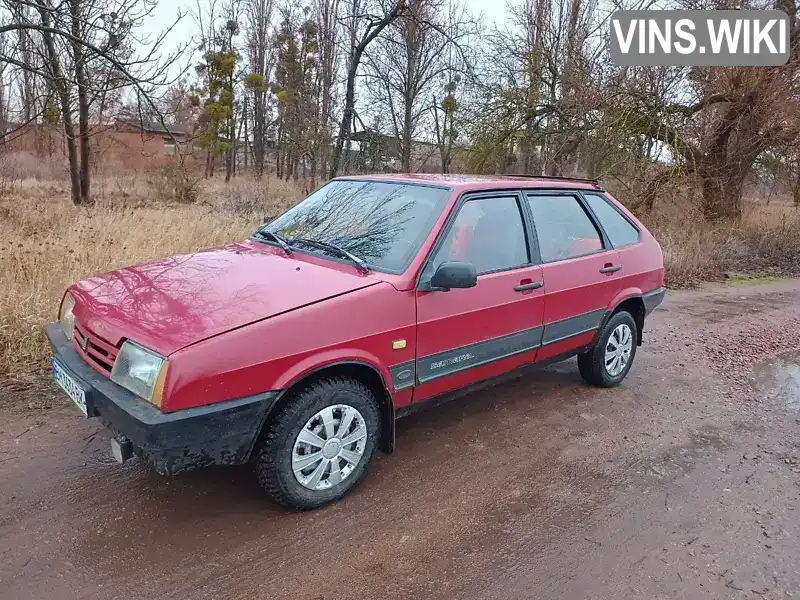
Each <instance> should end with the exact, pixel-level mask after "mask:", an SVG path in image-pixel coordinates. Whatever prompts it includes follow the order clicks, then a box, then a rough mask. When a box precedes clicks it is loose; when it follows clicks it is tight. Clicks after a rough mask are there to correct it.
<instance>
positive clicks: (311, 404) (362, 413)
mask: <svg viewBox="0 0 800 600" xmlns="http://www.w3.org/2000/svg"><path fill="white" fill-rule="evenodd" d="M380 424H381V420H380V411H379V408H378V403H377V400H376V399H375V396H374V395H373V394H372V392H370V390H369V389H368V388H367V387H366V386H365V385H363V384H362V383H360V382H359V381H357V380H355V379H351V378H349V377H331V378H327V379H322V380H320V381H317V382H315V383H312V384H311V385H309V386H307V387H306V388H304V389H303V390H301V391H300V392H299V393H297V394H296V395H295V396H294V397H293V398H292V399H291V400H290V401H289V402H288V403H287V404H286V405H285V406H284V407H283V408H282V409H281V410H280V411H279V412H278V414H277V415H275V417H274V418H272V419H271V420H270V421H269V422H268V423H267V425H266V429H265V431H264V433H263V434H262V437H261V440H260V442H259V446H258V449H257V452H256V455H255V457H254V461H255V470H256V476H257V477H258V481H259V483H260V484H261V487H262V488H264V490H266V491H267V493H269V495H270V496H272V498H273V499H274V500H275V501H276V502H278V503H279V504H281V505H283V506H285V507H286V508H289V509H292V510H308V509H312V508H319V507H321V506H324V505H326V504H330V503H331V502H334V501H335V500H338V499H339V498H341V497H342V496H344V495H345V494H347V493H348V492H349V491H350V490H351V489H353V488H354V487H355V486H356V485H357V484H358V483H359V481H361V479H363V477H364V476H365V475H366V473H367V470H368V467H369V463H370V461H371V460H372V457H373V455H374V454H375V450H376V448H377V445H378V439H379V437H380V433H381V426H380Z"/></svg>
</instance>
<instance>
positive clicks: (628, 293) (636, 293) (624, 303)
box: [593, 288, 647, 346]
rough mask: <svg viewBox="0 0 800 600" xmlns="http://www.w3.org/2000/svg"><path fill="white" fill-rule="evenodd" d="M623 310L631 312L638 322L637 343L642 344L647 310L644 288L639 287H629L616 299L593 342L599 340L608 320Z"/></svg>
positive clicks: (604, 316) (604, 317)
mask: <svg viewBox="0 0 800 600" xmlns="http://www.w3.org/2000/svg"><path fill="white" fill-rule="evenodd" d="M623 310H624V311H627V312H629V313H630V314H631V315H632V316H633V320H634V322H635V323H636V345H637V346H641V345H642V340H643V339H644V336H643V330H644V317H645V315H646V314H647V311H646V308H645V305H644V300H643V299H642V290H640V289H638V288H631V289H627V290H625V291H623V292H622V293H621V294H619V295H618V296H617V297H616V298H615V299H614V301H613V302H612V303H611V305H610V306H609V308H608V310H607V311H606V314H605V315H603V320H602V321H601V322H600V326H599V327H598V328H597V334H596V335H595V339H594V342H593V343H596V342H597V336H599V335H600V332H601V331H602V330H603V327H605V325H606V323H607V322H608V320H609V319H610V318H611V317H613V316H614V315H615V314H617V313H618V312H620V311H623Z"/></svg>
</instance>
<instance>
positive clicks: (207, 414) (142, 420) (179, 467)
mask: <svg viewBox="0 0 800 600" xmlns="http://www.w3.org/2000/svg"><path fill="white" fill-rule="evenodd" d="M47 338H48V340H49V341H50V346H51V347H52V348H53V355H54V358H55V359H56V361H57V362H58V364H59V365H60V366H61V367H62V368H63V369H64V370H66V371H67V372H68V373H69V375H71V376H72V377H73V378H74V379H75V381H76V382H77V383H78V384H79V385H80V386H81V387H82V388H83V389H84V391H85V392H86V409H87V414H88V416H89V417H97V418H98V419H99V420H100V421H101V422H102V423H103V425H105V426H106V427H108V428H109V429H110V430H111V431H112V432H113V433H114V434H116V435H121V436H124V437H125V438H127V439H128V440H130V442H131V444H132V445H133V451H134V452H135V453H136V454H137V455H138V456H140V457H141V458H143V459H144V460H146V461H147V462H148V463H149V464H150V465H151V466H152V467H153V468H154V469H155V470H156V471H157V472H158V473H161V474H162V475H168V474H169V475H171V474H175V473H181V472H183V471H189V470H192V469H197V468H199V467H205V466H209V465H236V464H242V463H244V462H246V461H247V460H248V458H249V457H250V452H251V451H252V449H253V446H254V445H255V442H256V439H257V437H258V434H259V431H260V430H261V427H262V425H263V423H264V420H265V418H266V415H267V413H268V411H269V410H270V408H271V407H272V405H273V404H274V402H275V400H277V398H278V396H279V394H280V393H279V392H277V391H275V392H265V393H263V394H258V395H256V396H250V397H247V398H241V399H238V400H228V401H225V402H219V403H217V404H213V405H210V406H201V407H197V408H189V409H185V410H180V411H176V412H174V413H166V414H165V413H162V412H161V411H160V410H159V409H158V407H156V406H153V405H152V404H150V403H149V402H145V401H144V400H141V399H140V398H138V397H136V396H135V395H133V394H132V393H131V392H129V391H128V390H126V389H125V388H123V387H121V386H119V385H117V384H116V383H114V382H113V381H111V380H110V379H108V378H107V377H105V376H103V375H101V374H100V373H98V372H97V371H95V370H94V369H93V368H92V367H90V366H89V365H88V364H86V362H84V360H83V359H82V358H81V357H80V356H79V355H78V352H77V351H76V350H75V349H74V348H73V347H72V344H71V343H70V342H69V340H67V337H66V336H65V335H64V332H63V330H62V329H61V325H59V324H58V323H53V324H51V325H48V327H47Z"/></svg>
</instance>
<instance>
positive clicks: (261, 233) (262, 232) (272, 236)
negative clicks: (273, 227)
mask: <svg viewBox="0 0 800 600" xmlns="http://www.w3.org/2000/svg"><path fill="white" fill-rule="evenodd" d="M253 237H260V238H262V239H268V240H272V241H273V242H275V243H276V244H278V246H280V247H281V248H282V249H283V251H284V252H286V254H287V255H288V254H291V253H292V247H291V246H290V245H289V242H287V241H286V240H285V239H283V237H281V236H280V235H278V234H277V233H274V232H272V231H267V230H266V229H259V230H258V231H256V232H255V233H254V234H253Z"/></svg>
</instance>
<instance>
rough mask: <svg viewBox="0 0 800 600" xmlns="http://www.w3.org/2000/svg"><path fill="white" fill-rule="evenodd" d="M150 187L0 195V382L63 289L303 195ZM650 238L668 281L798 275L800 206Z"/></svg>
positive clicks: (26, 364)
mask: <svg viewBox="0 0 800 600" xmlns="http://www.w3.org/2000/svg"><path fill="white" fill-rule="evenodd" d="M158 185H159V184H158V182H157V181H155V182H154V181H149V180H147V179H146V178H142V177H138V178H136V177H131V178H128V179H124V178H119V179H100V180H98V181H97V182H95V187H94V189H95V194H96V197H97V204H96V206H94V207H91V208H77V207H74V206H72V205H71V204H70V202H69V198H68V192H67V190H66V188H65V186H64V184H63V183H52V182H39V181H33V180H30V181H22V182H20V183H18V184H16V185H15V186H14V189H13V191H11V192H10V193H9V194H7V195H6V196H5V197H3V198H2V199H0V282H1V283H2V285H0V375H3V374H5V375H21V374H26V373H32V372H35V371H38V370H41V369H43V368H45V366H46V357H47V356H48V347H47V341H46V339H45V336H44V327H45V325H46V324H47V323H49V322H51V321H53V320H55V319H56V316H57V315H56V312H57V310H58V304H59V301H60V299H61V296H62V294H63V291H64V289H65V288H66V286H67V285H69V284H70V283H72V282H74V281H76V280H78V279H81V278H83V277H86V276H87V275H91V274H94V273H100V272H103V271H107V270H110V269H113V268H115V267H120V266H123V265H128V264H132V263H137V262H140V261H143V260H146V259H150V258H155V257H162V256H168V255H173V254H178V253H183V252H190V251H193V250H196V249H198V248H202V247H207V246H214V245H218V244H222V243H225V242H229V241H235V240H242V239H244V238H246V237H247V236H248V235H249V234H250V233H252V231H253V230H254V229H255V228H256V227H257V226H258V225H259V224H260V223H261V222H263V220H264V218H265V217H268V216H275V215H277V214H279V213H280V212H282V211H283V210H284V209H285V208H286V207H288V206H290V205H292V204H293V203H294V202H296V201H297V200H298V199H299V198H301V197H302V195H303V194H302V191H301V190H300V189H299V188H298V187H297V186H294V185H293V184H287V183H285V182H282V181H279V180H275V179H272V180H265V181H255V180H251V179H246V178H240V179H237V180H234V182H232V183H231V184H228V185H226V184H225V183H224V182H222V181H221V180H215V181H212V182H210V183H206V184H203V185H201V186H200V188H199V196H198V201H197V202H196V203H194V204H175V203H168V202H163V201H154V200H153V198H154V197H157V196H158V194H157V193H156V192H158V189H157V186H158ZM646 223H647V225H648V226H649V227H650V228H651V230H652V231H653V233H654V234H655V235H656V237H657V238H658V239H659V241H660V242H661V245H662V248H663V250H664V259H665V263H666V265H667V269H668V280H669V284H670V285H672V286H684V285H688V284H691V283H694V282H698V281H701V280H706V279H717V278H720V277H722V274H723V273H724V272H730V271H733V272H744V273H758V274H773V275H778V274H798V273H800V211H798V210H796V209H795V208H794V207H793V206H791V205H790V204H789V203H788V202H785V201H779V200H773V201H771V202H769V203H764V202H752V201H751V202H749V203H748V204H747V208H746V211H745V216H744V218H743V219H742V221H741V223H738V224H735V225H724V226H710V225H708V224H705V223H703V222H702V221H701V220H700V219H699V216H698V215H697V213H696V211H694V210H693V209H692V207H687V206H682V207H681V206H670V205H665V206H664V207H661V208H660V209H659V211H658V213H657V214H653V215H651V216H650V218H649V219H647V220H646Z"/></svg>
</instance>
